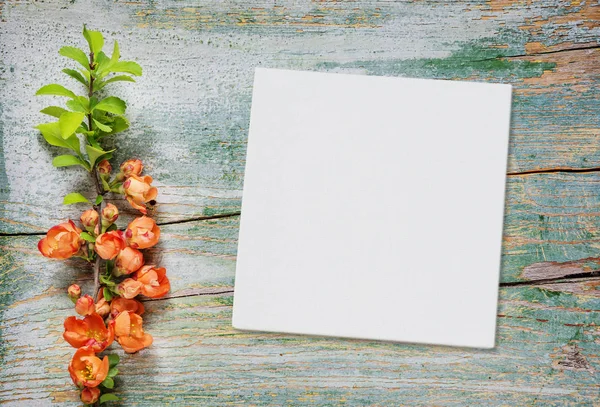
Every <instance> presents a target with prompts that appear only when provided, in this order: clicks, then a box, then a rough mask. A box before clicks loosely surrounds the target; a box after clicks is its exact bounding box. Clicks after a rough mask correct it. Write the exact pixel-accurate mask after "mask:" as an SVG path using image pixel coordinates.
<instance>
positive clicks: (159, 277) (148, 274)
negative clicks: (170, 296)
mask: <svg viewBox="0 0 600 407" xmlns="http://www.w3.org/2000/svg"><path fill="white" fill-rule="evenodd" d="M134 278H135V279H136V280H137V281H139V282H140V283H142V286H141V287H140V292H141V293H142V294H144V295H145V296H146V297H150V298H159V297H162V296H164V295H165V294H167V293H168V292H169V290H170V289H171V283H169V279H168V278H167V270H166V269H165V268H164V267H156V266H153V265H147V266H144V267H142V268H141V269H139V270H138V271H137V272H136V273H135V276H134Z"/></svg>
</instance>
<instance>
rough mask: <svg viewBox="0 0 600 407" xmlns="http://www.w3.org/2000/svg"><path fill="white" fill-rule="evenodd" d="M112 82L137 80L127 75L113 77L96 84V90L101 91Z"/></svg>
mask: <svg viewBox="0 0 600 407" xmlns="http://www.w3.org/2000/svg"><path fill="white" fill-rule="evenodd" d="M111 82H135V79H133V78H132V77H131V76H127V75H117V76H113V77H112V78H110V79H107V80H105V81H96V82H94V90H100V89H102V88H104V87H105V86H106V85H107V84H109V83H111Z"/></svg>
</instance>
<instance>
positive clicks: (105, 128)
mask: <svg viewBox="0 0 600 407" xmlns="http://www.w3.org/2000/svg"><path fill="white" fill-rule="evenodd" d="M92 120H93V121H94V123H95V124H96V127H98V128H99V129H100V130H102V131H103V132H105V133H110V132H111V131H112V129H111V128H110V127H108V126H107V125H106V124H102V123H100V122H99V121H98V120H96V119H92Z"/></svg>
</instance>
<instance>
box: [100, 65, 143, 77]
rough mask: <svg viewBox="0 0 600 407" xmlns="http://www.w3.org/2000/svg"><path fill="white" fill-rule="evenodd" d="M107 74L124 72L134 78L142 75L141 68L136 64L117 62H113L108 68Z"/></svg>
mask: <svg viewBox="0 0 600 407" xmlns="http://www.w3.org/2000/svg"><path fill="white" fill-rule="evenodd" d="M108 72H124V73H130V74H132V75H135V76H141V75H142V67H141V66H139V64H138V63H137V62H133V61H119V62H115V63H114V64H112V65H111V66H110V67H109V68H108Z"/></svg>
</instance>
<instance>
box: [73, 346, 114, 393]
mask: <svg viewBox="0 0 600 407" xmlns="http://www.w3.org/2000/svg"><path fill="white" fill-rule="evenodd" d="M108 367H109V366H108V356H104V359H102V360H100V358H99V357H97V356H96V355H95V354H94V350H93V349H92V348H91V347H89V346H84V347H82V348H79V349H77V351H76V352H75V355H73V359H71V363H70V364H69V374H70V375H71V379H73V383H75V386H77V387H82V386H86V387H97V386H98V385H99V384H100V383H102V382H103V381H104V379H106V375H107V374H108Z"/></svg>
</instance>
